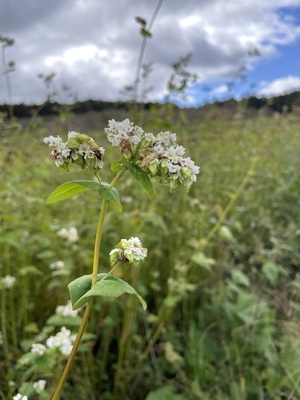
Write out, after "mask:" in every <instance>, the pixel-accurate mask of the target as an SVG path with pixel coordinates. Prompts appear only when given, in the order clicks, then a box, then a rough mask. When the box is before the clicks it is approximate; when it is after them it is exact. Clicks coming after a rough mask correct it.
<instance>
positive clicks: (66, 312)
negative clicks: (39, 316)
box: [55, 300, 79, 317]
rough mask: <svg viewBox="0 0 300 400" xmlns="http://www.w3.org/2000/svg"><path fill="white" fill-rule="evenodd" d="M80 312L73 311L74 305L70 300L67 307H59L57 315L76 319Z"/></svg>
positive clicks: (56, 311)
mask: <svg viewBox="0 0 300 400" xmlns="http://www.w3.org/2000/svg"><path fill="white" fill-rule="evenodd" d="M78 312H79V310H73V308H72V303H71V301H70V300H69V301H68V302H67V304H66V305H65V306H57V307H56V310H55V313H56V314H57V315H61V316H63V317H76V315H77V314H78Z"/></svg>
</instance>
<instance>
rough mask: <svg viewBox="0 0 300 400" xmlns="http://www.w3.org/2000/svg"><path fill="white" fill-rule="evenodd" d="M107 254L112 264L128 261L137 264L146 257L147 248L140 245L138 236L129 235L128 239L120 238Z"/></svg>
mask: <svg viewBox="0 0 300 400" xmlns="http://www.w3.org/2000/svg"><path fill="white" fill-rule="evenodd" d="M109 255H110V261H111V264H112V265H115V264H117V263H118V262H122V263H126V262H130V263H131V264H133V265H135V266H138V265H139V264H140V262H141V261H143V260H144V259H145V258H146V257H147V249H145V248H144V247H143V246H142V243H141V241H140V239H139V238H137V237H131V238H130V239H128V240H127V239H122V240H121V241H120V242H119V243H118V244H117V246H116V247H115V248H114V249H113V250H112V251H111V252H110V253H109Z"/></svg>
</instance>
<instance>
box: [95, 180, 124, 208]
mask: <svg viewBox="0 0 300 400" xmlns="http://www.w3.org/2000/svg"><path fill="white" fill-rule="evenodd" d="M99 185H100V187H98V190H99V194H100V197H101V198H102V199H104V200H107V201H108V202H109V205H110V206H111V208H112V209H113V210H114V211H115V212H117V213H121V212H122V210H123V207H122V204H121V203H120V195H119V192H118V191H117V189H115V188H112V189H110V188H109V185H108V183H104V182H103V183H102V184H99Z"/></svg>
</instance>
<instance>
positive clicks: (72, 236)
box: [57, 226, 78, 242]
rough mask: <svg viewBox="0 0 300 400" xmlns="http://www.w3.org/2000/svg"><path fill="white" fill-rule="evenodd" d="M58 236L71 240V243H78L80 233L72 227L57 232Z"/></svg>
mask: <svg viewBox="0 0 300 400" xmlns="http://www.w3.org/2000/svg"><path fill="white" fill-rule="evenodd" d="M57 234H58V236H60V237H62V238H64V239H67V240H69V241H70V242H77V241H78V232H77V229H76V228H75V227H74V226H72V227H71V228H69V229H66V228H62V229H60V230H59V231H58V232H57Z"/></svg>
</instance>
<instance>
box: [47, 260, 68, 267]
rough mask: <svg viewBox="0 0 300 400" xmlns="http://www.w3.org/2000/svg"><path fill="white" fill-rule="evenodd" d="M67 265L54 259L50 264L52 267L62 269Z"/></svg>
mask: <svg viewBox="0 0 300 400" xmlns="http://www.w3.org/2000/svg"><path fill="white" fill-rule="evenodd" d="M64 266H65V263H64V262H63V261H54V262H53V263H51V264H50V265H49V268H50V269H62V268H63V267H64Z"/></svg>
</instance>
